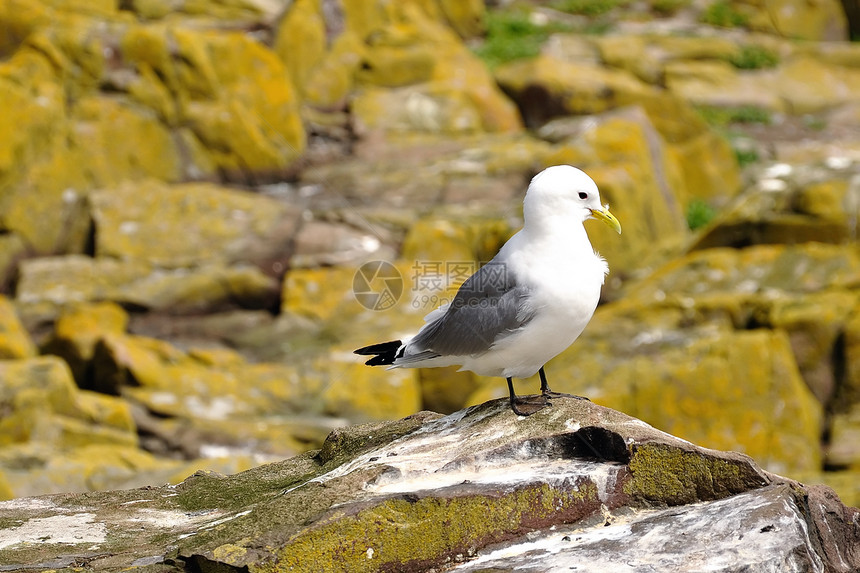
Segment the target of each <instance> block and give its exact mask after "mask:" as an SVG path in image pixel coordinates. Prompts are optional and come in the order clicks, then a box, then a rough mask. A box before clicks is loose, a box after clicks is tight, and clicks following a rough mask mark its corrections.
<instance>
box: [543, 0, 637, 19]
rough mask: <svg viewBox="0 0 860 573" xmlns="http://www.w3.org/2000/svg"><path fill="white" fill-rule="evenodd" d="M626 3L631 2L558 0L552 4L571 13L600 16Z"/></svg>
mask: <svg viewBox="0 0 860 573" xmlns="http://www.w3.org/2000/svg"><path fill="white" fill-rule="evenodd" d="M625 4H629V0H556V1H555V2H552V4H551V6H552V7H553V8H555V9H556V10H560V11H562V12H567V13H569V14H580V15H582V16H600V15H602V14H606V13H607V12H611V11H612V10H614V9H615V8H618V7H619V6H624V5H625Z"/></svg>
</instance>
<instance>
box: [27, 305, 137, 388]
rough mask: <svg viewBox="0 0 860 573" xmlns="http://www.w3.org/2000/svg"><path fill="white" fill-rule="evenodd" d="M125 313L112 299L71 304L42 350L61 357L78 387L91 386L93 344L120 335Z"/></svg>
mask: <svg viewBox="0 0 860 573" xmlns="http://www.w3.org/2000/svg"><path fill="white" fill-rule="evenodd" d="M127 326H128V314H127V313H126V312H125V311H124V310H123V309H122V307H120V306H119V305H117V304H115V303H112V302H97V303H91V304H87V303H83V304H77V305H70V306H67V307H65V308H63V310H62V311H61V312H60V315H59V317H57V321H56V323H55V324H54V332H53V334H52V336H51V338H50V339H49V340H48V341H47V342H46V343H45V345H44V348H43V350H44V352H45V353H48V354H54V355H56V356H59V357H61V358H62V359H63V360H65V361H66V363H67V364H68V365H69V368H71V370H72V374H73V375H74V377H75V382H76V383H77V384H78V386H79V387H81V388H93V386H94V380H93V373H92V371H91V369H90V366H91V362H92V359H93V355H94V353H95V348H96V344H98V342H99V341H100V340H101V339H102V338H104V337H105V336H107V335H110V334H122V333H124V332H125V330H126V327H127Z"/></svg>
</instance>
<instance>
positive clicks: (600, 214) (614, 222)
mask: <svg viewBox="0 0 860 573" xmlns="http://www.w3.org/2000/svg"><path fill="white" fill-rule="evenodd" d="M591 215H592V216H593V217H594V218H595V219H600V220H601V221H603V222H604V223H606V224H607V225H609V226H610V227H612V228H613V229H615V231H616V232H617V233H618V234H619V235H620V234H621V223H619V222H618V219H616V218H615V215H613V214H612V213H610V212H609V206H606V207H603V208H602V209H591Z"/></svg>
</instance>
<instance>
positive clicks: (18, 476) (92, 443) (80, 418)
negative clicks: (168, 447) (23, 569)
mask: <svg viewBox="0 0 860 573" xmlns="http://www.w3.org/2000/svg"><path fill="white" fill-rule="evenodd" d="M0 394H2V401H3V403H4V404H6V407H7V411H6V413H5V414H4V416H3V420H2V421H0V436H2V437H0V440H2V443H3V448H2V450H3V451H2V454H0V471H2V474H3V475H4V476H5V480H6V483H7V484H8V486H9V487H10V488H11V490H12V492H14V494H15V495H16V496H23V495H39V494H44V493H52V492H56V491H87V490H88V489H93V488H101V489H104V488H111V487H122V486H124V485H125V486H130V485H142V484H144V483H147V482H148V481H149V480H152V479H155V478H153V476H152V475H151V474H149V473H147V472H149V471H150V470H153V471H155V470H158V471H163V470H164V467H165V465H167V466H169V467H170V470H169V471H170V473H171V474H172V473H174V472H175V471H176V469H177V464H176V463H175V462H165V461H160V460H157V459H156V458H154V457H153V456H151V455H150V454H148V453H146V452H143V451H142V450H139V449H138V438H137V429H136V426H135V424H134V421H133V419H132V415H131V410H130V408H129V405H128V403H126V402H125V401H123V400H121V399H119V398H115V397H112V396H104V395H102V394H96V393H94V392H88V391H86V390H78V389H77V387H76V386H75V384H74V381H73V380H72V375H71V372H70V371H69V369H68V367H67V366H66V364H65V363H64V362H63V361H62V360H60V359H59V358H57V357H39V358H30V359H25V360H5V361H3V362H2V364H0Z"/></svg>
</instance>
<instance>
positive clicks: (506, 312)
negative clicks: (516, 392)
mask: <svg viewBox="0 0 860 573" xmlns="http://www.w3.org/2000/svg"><path fill="white" fill-rule="evenodd" d="M510 275H511V273H510V272H509V271H508V269H507V267H506V266H505V265H504V263H495V262H493V261H490V262H489V263H487V264H486V265H484V266H483V267H481V268H480V269H479V270H478V272H476V273H475V274H474V275H472V276H471V277H469V279H467V280H466V282H464V283H463V285H462V286H461V287H460V290H459V291H457V295H456V296H455V297H454V300H452V301H451V304H450V305H449V306H448V310H447V312H445V314H443V315H442V316H440V317H439V318H437V319H436V320H433V321H432V322H429V323H427V324H426V325H424V328H422V329H421V331H420V332H418V334H416V335H415V337H414V338H413V339H412V340H411V341H410V342H409V346H410V347H411V350H412V352H422V351H423V352H432V353H434V354H436V355H445V356H464V355H470V354H480V353H482V352H485V351H487V350H489V349H490V347H492V345H493V344H494V343H495V342H496V341H497V340H499V339H500V338H503V337H504V336H506V335H507V334H510V333H511V332H513V331H515V330H517V329H519V328H521V327H522V326H523V325H525V324H526V323H528V321H530V320H531V319H532V318H533V316H534V310H533V309H532V308H531V307H530V306H529V304H528V299H529V292H530V289H529V288H528V287H527V286H525V285H520V284H517V282H516V277H513V276H510Z"/></svg>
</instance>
